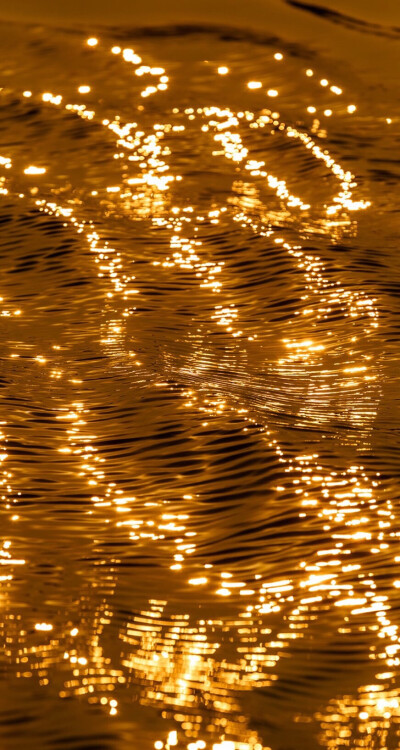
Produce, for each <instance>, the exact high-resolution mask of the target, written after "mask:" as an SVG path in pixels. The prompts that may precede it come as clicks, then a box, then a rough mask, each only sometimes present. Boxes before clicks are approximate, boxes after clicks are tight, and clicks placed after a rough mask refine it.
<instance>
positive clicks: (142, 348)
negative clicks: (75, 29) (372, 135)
mask: <svg viewBox="0 0 400 750" xmlns="http://www.w3.org/2000/svg"><path fill="white" fill-rule="evenodd" d="M20 33H21V32H20V31H18V29H14V28H12V27H10V33H9V39H7V40H6V39H5V40H4V43H5V49H6V54H7V56H8V58H9V59H7V68H4V69H3V70H2V75H3V78H4V83H5V86H4V88H3V90H2V92H1V96H2V103H3V105H4V106H3V111H2V117H3V120H2V123H3V130H4V132H5V136H4V143H2V147H1V158H0V165H1V168H2V171H3V175H2V177H1V192H2V200H3V205H2V209H1V210H2V211H3V217H4V223H5V227H6V228H7V234H6V237H5V240H4V245H3V246H2V259H4V264H5V270H4V283H3V286H4V295H5V299H4V300H2V301H1V304H2V306H3V305H4V307H2V318H4V321H3V336H2V360H3V364H4V388H5V399H4V405H5V412H6V416H7V419H6V420H5V424H4V435H2V437H1V440H2V441H3V443H2V445H4V452H3V453H2V458H3V459H4V466H5V467H6V468H5V470H3V474H2V485H3V495H2V499H3V503H4V504H3V515H4V529H5V531H4V533H5V534H6V537H5V538H4V541H3V546H2V548H1V549H0V563H1V564H2V565H3V566H7V567H5V568H4V569H5V571H6V574H5V575H4V576H2V577H1V584H2V602H3V612H4V615H3V616H2V620H3V621H2V632H3V633H4V636H3V638H4V644H5V648H4V653H5V659H4V665H5V666H4V671H5V674H6V675H7V679H8V681H9V685H10V691H9V697H7V698H6V702H5V706H6V709H5V710H6V712H7V714H8V715H10V716H12V717H14V718H15V716H18V710H19V708H18V701H16V698H15V696H16V695H17V694H18V690H20V688H19V687H18V685H19V684H20V681H21V680H28V681H29V684H30V685H32V684H33V682H34V681H35V684H39V685H40V687H41V688H42V690H43V691H45V693H44V694H45V696H46V699H47V700H48V701H49V705H51V706H52V717H54V719H53V722H51V721H50V722H47V723H44V724H43V720H42V719H41V718H40V712H39V711H38V709H37V707H36V702H37V701H40V700H42V698H40V697H38V698H37V697H36V692H35V691H36V688H30V691H31V693H30V699H29V700H30V701H31V706H32V707H31V713H32V717H33V718H32V721H34V722H36V723H35V730H34V731H35V735H34V736H35V742H36V746H37V747H47V746H48V747H53V746H55V745H56V744H57V743H58V744H60V743H61V744H64V745H65V746H67V747H74V746H75V743H79V742H80V741H81V740H82V738H84V737H86V738H87V741H88V742H94V743H95V745H90V746H91V747H92V746H96V747H97V748H99V747H100V745H101V747H105V748H119V747H121V748H124V747H128V746H131V744H130V743H132V738H136V741H140V743H141V746H143V747H156V748H160V749H161V748H163V747H165V748H168V747H169V748H171V747H174V746H178V747H185V748H188V750H194V748H196V749H197V748H207V750H208V748H213V750H250V749H253V748H254V750H266V748H269V747H273V748H275V747H276V748H278V747H280V746H281V745H282V737H284V738H285V739H284V741H285V743H286V746H287V747H289V746H293V747H294V746H296V744H295V743H296V740H295V737H296V736H297V733H298V732H300V731H303V729H301V730H300V728H304V733H305V734H304V740H303V739H301V740H300V742H302V743H303V744H304V746H307V747H311V746H312V743H313V742H317V743H318V744H317V745H315V746H322V747H324V746H328V747H341V746H343V747H346V746H349V742H348V740H349V738H351V741H352V742H353V744H354V743H355V744H354V746H355V747H356V746H360V747H375V746H380V747H384V746H386V745H385V744H382V742H383V741H384V742H386V739H385V738H386V737H387V738H388V739H387V746H388V747H391V745H390V742H392V739H391V737H392V736H393V737H395V736H397V734H396V732H397V730H396V726H395V725H396V717H397V713H396V711H397V708H398V705H397V697H396V696H397V692H396V690H397V688H396V687H395V680H396V676H397V667H398V657H397V652H398V649H399V648H400V646H399V645H398V625H397V614H396V612H397V604H398V602H397V600H398V589H399V582H398V579H397V574H396V571H395V567H394V564H395V563H397V561H398V560H397V557H396V545H397V536H398V532H397V530H396V528H397V527H396V519H397V516H396V507H395V493H394V490H393V485H392V484H391V483H390V481H388V479H390V476H391V475H390V474H388V473H385V472H384V470H383V469H382V467H381V463H380V461H379V460H377V458H376V457H375V456H374V444H375V443H374V441H375V440H376V438H375V434H376V432H377V431H378V432H379V413H380V409H381V402H382V400H383V399H384V393H385V379H386V378H387V374H386V371H385V365H384V359H385V348H384V343H383V341H384V340H383V339H382V336H381V333H380V325H381V323H380V321H381V319H382V310H384V305H383V303H382V297H383V295H382V293H381V294H380V293H379V291H376V290H375V288H374V285H373V284H365V283H364V280H363V277H362V276H360V277H358V276H357V274H354V273H353V274H352V273H350V272H349V271H348V270H347V268H344V269H340V265H339V264H338V263H337V261H336V258H335V255H334V253H335V251H336V250H337V249H340V248H341V247H343V246H345V247H348V248H349V249H350V250H351V248H352V246H353V244H354V243H355V242H356V238H357V237H358V232H359V227H358V222H359V221H361V218H360V217H363V216H364V215H365V216H366V217H368V214H369V211H368V209H370V207H371V200H372V196H371V192H370V191H369V190H368V189H366V188H364V187H363V185H361V186H360V185H359V184H358V183H359V182H360V180H359V179H358V178H356V177H355V176H354V174H353V171H352V170H350V169H347V168H345V167H344V166H343V164H342V161H343V163H345V161H346V158H348V157H347V156H346V153H348V152H347V151H346V149H347V145H346V147H343V159H342V158H341V157H340V156H336V155H335V154H336V152H337V151H338V150H339V151H340V149H338V148H337V146H336V143H335V146H333V147H331V145H330V139H329V129H330V127H331V126H330V125H329V129H328V121H329V123H330V122H333V121H334V120H336V121H337V124H336V126H335V128H336V129H335V130H334V131H333V132H334V134H336V140H337V139H338V138H339V136H338V134H339V133H341V132H342V129H344V128H348V129H349V131H350V132H351V134H352V137H354V132H355V131H353V130H352V128H355V129H357V127H358V125H357V124H356V125H353V126H352V125H351V118H352V117H353V116H354V117H356V116H357V115H356V113H357V111H358V110H357V107H356V105H354V104H353V103H352V102H353V97H352V96H349V95H347V93H346V87H345V85H344V84H343V83H342V81H340V80H339V81H336V80H334V79H333V78H332V80H331V79H330V78H325V77H324V75H325V74H324V72H323V71H321V73H319V72H318V71H317V70H314V68H310V67H308V64H306V61H305V60H303V59H302V58H301V56H300V57H299V56H298V55H294V54H290V53H286V52H285V51H284V52H280V51H277V50H276V49H275V48H274V49H271V48H269V47H268V46H265V47H261V48H260V49H258V50H257V52H255V46H254V45H253V44H252V43H251V42H247V43H245V42H240V43H239V42H235V43H234V48H233V49H232V48H231V46H230V43H229V42H227V41H224V40H221V39H220V40H218V39H217V38H215V40H214V44H215V51H214V52H213V61H208V60H207V61H205V60H204V48H203V46H202V45H203V41H202V39H203V35H202V34H199V35H198V37H197V36H196V37H195V40H194V42H193V43H191V41H190V40H189V41H188V40H187V41H186V42H185V45H183V43H182V49H180V52H179V54H178V55H177V50H176V40H174V37H173V35H172V36H171V37H169V36H165V38H161V39H159V40H158V42H157V46H156V45H155V43H154V40H152V39H151V37H150V38H146V36H143V37H139V38H138V39H137V43H136V42H135V44H133V41H132V40H130V42H129V44H132V47H131V46H124V44H122V42H121V41H120V42H119V43H118V44H117V43H116V42H117V41H118V38H115V37H114V38H109V39H108V38H107V39H106V38H103V37H101V36H100V35H99V36H96V37H94V36H93V37H88V38H87V39H82V38H80V37H79V35H76V34H69V35H68V34H65V33H63V32H55V33H54V38H53V39H52V44H51V46H49V45H48V42H47V40H46V38H45V36H42V32H40V31H38V30H24V32H23V34H22V37H21V38H20V37H19V34H20ZM16 39H17V40H18V43H19V46H18V48H16V49H15V40H16ZM21 45H25V47H23V48H24V49H26V58H27V61H28V62H27V61H25V60H24V55H23V54H22V51H21ZM250 53H252V54H253V55H254V59H253V57H252V54H250ZM72 54H73V56H74V57H73V58H72V57H71V55H72ZM71 59H73V60H74V63H71ZM314 67H315V66H314ZM66 71H68V75H67V74H66ZM326 75H328V74H327V73H326ZM320 76H321V77H320ZM38 81H39V82H40V86H38ZM127 91H128V92H129V96H127ZM210 92H211V93H210ZM77 99H78V100H79V101H78V103H77ZM270 100H273V104H274V106H275V105H276V106H278V102H279V109H280V110H282V113H284V114H282V113H281V112H280V111H279V112H278V111H274V110H272V109H270V107H271V101H270ZM216 101H218V102H219V103H218V104H216ZM307 101H312V102H313V104H307V106H306V107H305V106H304V104H305V103H307ZM221 102H223V104H221ZM309 115H313V117H312V118H310V117H308V116H309ZM332 128H333V126H332ZM332 140H333V141H335V139H334V138H333V139H332ZM350 145H352V141H351V140H350ZM354 171H356V170H354ZM364 221H368V219H367V218H366V219H364ZM375 231H376V229H375ZM346 243H347V244H346ZM332 248H333V251H332ZM350 250H349V251H350ZM332 252H333V257H332ZM8 447H10V449H11V450H10V454H9V455H7V453H8ZM392 466H393V464H392ZM8 467H10V471H9V470H8ZM392 473H393V472H392ZM15 529H17V531H15ZM310 660H311V662H312V663H311V664H310ZM371 668H372V671H371ZM377 668H378V669H379V671H378V672H377V671H376V669H377ZM389 670H390V671H389ZM364 675H365V676H366V677H367V675H368V677H369V676H371V675H372V676H371V680H372V678H373V677H374V678H376V680H377V681H378V682H376V683H374V682H372V681H371V684H368V683H367V680H365V681H364V680H363V679H362V678H363V677H364ZM14 680H15V681H16V687H14ZM361 682H362V683H363V684H364V682H365V686H364V687H359V684H360V683H361ZM347 685H349V687H348V689H347ZM338 686H339V689H338ZM343 686H344V687H345V688H346V694H345V695H343V692H344V691H343V689H342V687H343ZM299 694H301V695H302V698H301V699H300V698H299ZM338 695H339V696H340V697H338ZM71 698H72V699H73V701H72V702H71V701H69V700H68V699H71ZM59 703H61V704H62V706H63V708H62V709H59V708H55V707H54V706H55V704H56V705H57V706H58V704H59ZM65 706H66V707H67V708H64V707H65ZM69 706H73V707H71V708H68V707H69ZM383 709H384V710H383ZM58 711H63V712H65V714H64V715H65V718H64V719H63V720H62V721H61V722H60V723H59V724H57V721H56V719H57V716H58ZM382 711H383V713H382ZM69 712H70V713H69ZM75 712H77V714H75ZM379 714H381V715H383V717H384V718H383V720H382V719H381V718H379ZM75 715H77V716H78V719H77V721H78V729H77V731H76V735H71V734H70V729H69V726H68V723H69V722H70V721H72V719H73V717H74V716H75ZM110 717H112V719H110ZM14 718H13V720H14ZM110 721H113V722H114V725H113V726H115V727H116V729H115V730H113V729H112V730H110V728H109V727H110V724H109V722H110ZM54 722H55V723H54ZM382 722H383V723H382ZM4 725H5V726H6V727H8V723H7V721H5V722H4ZM310 728H311V729H310ZM308 730H310V731H309V733H308V734H307V731H308ZM97 732H98V734H97ZM113 732H114V733H113ZM310 732H311V733H310ZM318 732H319V739H318V740H315V741H314V737H315V736H316V734H317V733H318ZM391 733H392V734H391ZM301 736H303V735H301ZM99 737H102V739H101V740H99ZM138 737H139V740H137V738H138ZM365 737H368V738H369V739H368V741H370V744H369V745H368V744H365V742H364V740H365ZM375 738H379V742H381V740H382V742H381V744H380V745H376V744H373V743H375ZM342 739H343V744H342V745H340V742H341V741H342ZM83 741H86V740H83ZM376 741H378V740H376ZM18 743H19V739H18V736H17V735H15V745H13V746H16V747H18V746H19V745H18ZM96 743H97V744H96ZM101 743H102V744H101ZM346 743H347V745H346ZM357 743H358V745H357ZM58 744H57V746H58ZM88 746H89V745H88ZM297 746H298V745H297ZM301 746H303V745H301Z"/></svg>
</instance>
